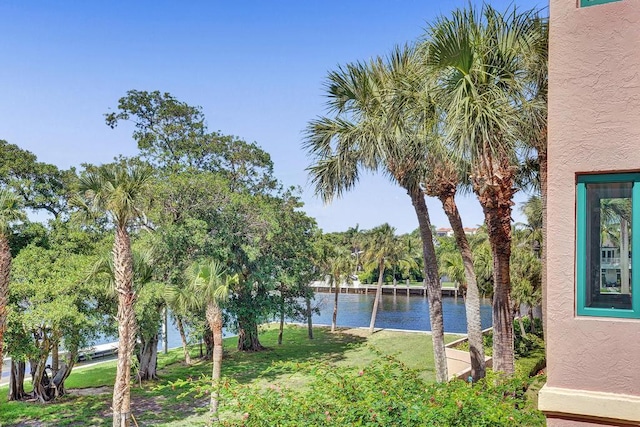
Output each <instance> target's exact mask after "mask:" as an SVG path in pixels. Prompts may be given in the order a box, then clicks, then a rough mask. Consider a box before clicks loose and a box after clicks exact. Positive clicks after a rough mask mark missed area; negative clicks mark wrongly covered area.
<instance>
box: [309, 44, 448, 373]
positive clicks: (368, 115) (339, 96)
mask: <svg viewBox="0 0 640 427" xmlns="http://www.w3.org/2000/svg"><path fill="white" fill-rule="evenodd" d="M420 67H421V64H420V58H419V57H418V55H417V53H416V51H415V49H413V48H412V47H409V46H407V47H404V48H397V49H396V50H394V51H393V52H392V54H391V55H390V56H389V57H388V58H387V59H386V60H385V59H383V58H377V59H375V60H373V61H371V62H370V63H368V64H364V63H355V64H349V65H347V66H346V67H340V68H339V69H338V70H337V71H334V72H332V73H330V74H329V78H328V83H327V92H328V97H329V102H328V104H329V107H330V110H331V112H332V113H335V115H334V116H332V117H323V118H320V119H318V120H314V121H312V122H310V124H309V126H308V129H307V137H306V142H305V148H306V149H307V151H308V152H309V154H310V155H311V156H312V158H313V160H314V164H313V165H312V166H311V167H309V171H310V175H311V177H312V182H313V183H314V185H315V188H316V193H317V194H319V195H321V196H322V198H323V199H324V201H325V202H330V201H331V200H332V199H333V198H334V197H340V196H341V195H342V194H343V193H344V192H345V191H347V190H349V189H351V188H353V187H354V186H355V185H356V183H357V182H358V179H359V173H360V171H361V170H363V169H364V170H370V171H378V170H379V171H381V172H383V173H384V174H385V175H387V176H388V177H389V178H390V179H391V180H392V181H394V182H395V183H397V184H398V185H400V186H401V187H402V188H404V189H405V190H406V191H407V194H408V195H409V197H410V199H411V203H412V205H413V207H414V210H415V212H416V216H417V219H418V224H419V229H420V236H421V238H422V247H423V258H424V277H425V279H426V282H427V292H428V296H429V316H430V321H431V329H432V334H431V336H432V340H433V351H434V359H435V363H436V378H437V380H438V381H446V380H447V363H446V355H445V348H444V326H443V321H442V291H441V288H440V280H439V276H438V268H437V262H436V256H435V248H434V245H433V235H432V231H431V221H430V218H429V211H428V209H427V205H426V202H425V199H424V194H423V192H422V189H421V188H420V182H421V181H422V179H423V177H424V176H425V174H424V170H423V168H422V166H423V162H422V161H423V159H424V158H425V157H426V156H427V154H428V144H426V143H425V142H426V141H428V140H429V138H428V135H429V134H430V132H431V130H432V128H435V123H436V120H437V117H436V112H435V109H434V108H433V105H431V104H430V103H429V102H425V103H424V104H423V105H422V108H421V109H415V110H413V111H412V115H411V116H409V117H405V115H404V114H399V113H398V109H397V108H396V106H397V105H398V99H399V98H400V99H402V97H403V96H404V93H405V92H406V91H407V81H412V82H416V81H417V80H418V79H416V76H418V75H420V72H419V69H420ZM409 87H410V92H412V93H413V92H415V93H419V92H421V91H426V92H427V93H428V87H426V85H425V84H424V81H423V82H422V84H421V85H420V86H417V89H416V86H413V85H412V84H410V85H409ZM399 95H403V96H399ZM425 99H427V100H428V99H429V98H428V97H426V98H425Z"/></svg>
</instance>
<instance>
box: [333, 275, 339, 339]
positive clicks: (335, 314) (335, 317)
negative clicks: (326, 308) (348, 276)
mask: <svg viewBox="0 0 640 427" xmlns="http://www.w3.org/2000/svg"><path fill="white" fill-rule="evenodd" d="M332 281H333V280H332ZM335 282H336V283H334V285H335V288H334V298H333V317H332V318H331V332H335V331H336V321H337V320H338V294H339V293H340V285H339V284H338V281H337V280H336V281H335Z"/></svg>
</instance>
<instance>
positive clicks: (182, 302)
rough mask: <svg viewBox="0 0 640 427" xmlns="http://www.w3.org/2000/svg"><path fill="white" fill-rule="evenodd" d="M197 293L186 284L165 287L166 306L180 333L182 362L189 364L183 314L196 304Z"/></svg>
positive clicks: (189, 357)
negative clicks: (169, 309)
mask: <svg viewBox="0 0 640 427" xmlns="http://www.w3.org/2000/svg"><path fill="white" fill-rule="evenodd" d="M199 297H200V296H199V295H198V294H195V293H193V292H192V291H191V290H190V289H189V288H188V287H187V286H175V285H171V286H167V287H166V289H165V300H166V301H167V305H168V307H170V308H171V313H172V314H173V318H174V319H175V321H176V327H177V328H178V333H179V334H180V341H181V343H182V352H183V353H184V363H185V364H186V365H191V355H190V354H189V347H188V342H187V334H186V332H185V329H184V316H185V315H186V313H188V312H189V311H190V310H191V308H193V307H195V306H196V305H197V301H198V299H199Z"/></svg>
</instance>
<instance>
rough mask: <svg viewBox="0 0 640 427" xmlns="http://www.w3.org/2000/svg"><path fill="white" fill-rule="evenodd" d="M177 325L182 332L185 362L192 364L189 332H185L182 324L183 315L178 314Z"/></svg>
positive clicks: (179, 331)
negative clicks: (188, 340) (188, 339)
mask: <svg viewBox="0 0 640 427" xmlns="http://www.w3.org/2000/svg"><path fill="white" fill-rule="evenodd" d="M174 314H175V313H174ZM176 325H177V326H178V333H180V341H181V342H182V351H183V352H184V363H185V364H187V365H191V355H189V346H188V343H187V334H185V332H184V325H183V324H182V317H181V316H176Z"/></svg>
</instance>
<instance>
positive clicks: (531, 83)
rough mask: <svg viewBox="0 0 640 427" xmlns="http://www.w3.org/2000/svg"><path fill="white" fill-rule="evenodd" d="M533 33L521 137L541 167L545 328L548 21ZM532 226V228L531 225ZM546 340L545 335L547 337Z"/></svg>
mask: <svg viewBox="0 0 640 427" xmlns="http://www.w3.org/2000/svg"><path fill="white" fill-rule="evenodd" d="M533 22H534V27H533V31H535V32H537V37H536V38H535V41H534V42H533V43H532V45H531V48H530V49H529V50H528V52H527V55H526V56H525V57H524V70H525V81H526V87H527V91H528V96H527V99H526V101H525V102H523V103H522V112H521V115H522V117H523V119H524V120H523V121H522V127H521V133H522V135H523V140H524V141H525V142H526V143H527V144H528V145H529V146H530V147H531V148H533V149H534V150H535V152H536V157H537V159H536V160H537V164H538V186H539V189H540V219H541V222H540V230H541V234H542V235H541V242H540V260H541V263H542V277H541V288H542V318H543V322H542V324H543V328H546V323H547V322H546V321H545V318H546V308H545V301H546V289H547V268H546V265H547V243H546V242H547V169H548V155H547V99H548V97H547V93H548V81H549V65H548V59H549V21H548V19H544V18H542V17H539V16H534V17H533ZM529 225H533V224H532V223H531V222H529ZM545 336H546V334H545Z"/></svg>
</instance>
